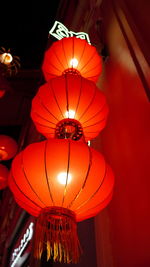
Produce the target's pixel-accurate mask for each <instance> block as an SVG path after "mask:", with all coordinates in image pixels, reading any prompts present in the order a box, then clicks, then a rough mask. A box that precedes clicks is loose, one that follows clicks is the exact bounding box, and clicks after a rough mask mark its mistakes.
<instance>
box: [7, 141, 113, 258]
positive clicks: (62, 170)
mask: <svg viewBox="0 0 150 267" xmlns="http://www.w3.org/2000/svg"><path fill="white" fill-rule="evenodd" d="M9 186H10V189H11V190H12V192H13V194H14V197H15V199H16V201H17V203H18V204H19V205H20V206H21V207H22V208H24V209H25V210H26V211H27V212H29V213H30V214H32V215H33V216H37V217H38V223H37V225H38V226H37V228H38V232H39V229H40V233H41V234H40V237H39V235H38V234H37V235H36V246H35V256H36V257H37V258H40V257H41V255H42V251H43V249H44V243H43V245H42V246H41V245H39V244H41V243H40V242H41V240H45V238H46V239H47V240H48V236H49V234H48V229H47V228H49V227H50V226H48V222H49V221H50V222H51V223H52V224H55V223H56V224H57V226H56V225H55V226H54V225H53V227H54V228H57V227H58V228H59V229H60V225H59V223H58V221H59V219H58V217H60V221H61V223H62V221H63V220H65V221H64V224H66V223H67V224H68V229H70V230H69V235H70V240H72V241H70V242H71V244H70V245H69V247H68V246H67V245H66V244H67V243H65V244H63V247H64V246H65V247H66V249H65V250H63V256H62V257H59V256H58V255H56V254H57V253H56V254H55V252H54V250H55V249H54V243H57V249H58V251H59V253H60V250H62V246H61V248H59V245H58V243H59V242H60V243H61V242H65V241H62V236H61V233H62V232H63V235H65V236H67V235H68V232H67V229H66V230H64V224H63V223H62V225H61V229H63V231H62V232H61V231H59V235H57V234H56V232H55V234H56V235H57V238H58V236H60V239H61V240H59V241H58V240H57V242H56V240H55V238H54V237H53V238H51V245H50V247H49V249H48V248H47V253H48V255H49V256H48V258H50V257H52V256H53V259H54V260H56V261H60V262H61V261H64V262H76V261H77V260H78V257H79V251H78V238H77V236H76V226H75V225H76V222H77V221H81V220H85V219H87V218H90V217H92V216H95V215H96V214H97V213H98V212H99V211H100V210H102V209H103V208H104V207H106V205H107V204H108V203H109V201H110V200H111V197H112V193H113V186H114V176H113V172H112V170H111V168H110V167H109V165H108V164H107V163H106V162H105V160H104V157H103V156H102V155H101V154H100V153H99V152H97V151H95V150H94V149H92V148H90V147H88V146H87V145H86V144H85V143H83V142H77V141H72V140H69V139H66V140H59V139H49V140H46V141H42V142H39V143H34V144H32V145H29V146H28V147H27V148H26V149H25V150H24V151H22V152H21V153H19V154H18V155H17V156H16V158H15V159H14V160H13V162H12V168H11V174H10V176H9ZM56 218H57V219H56ZM66 218H67V222H66ZM55 220H56V221H55ZM41 225H44V226H43V227H44V230H42V229H43V228H41ZM53 227H52V228H53ZM51 230H52V229H51ZM65 231H66V233H65V234H64V232H65ZM52 232H53V231H52ZM71 232H72V236H71ZM44 233H45V234H44ZM41 235H42V237H41ZM45 235H46V237H45ZM51 235H52V236H53V233H51ZM73 236H74V237H73ZM74 239H75V240H74ZM49 241H50V240H49ZM43 242H44V241H43ZM66 242H67V241H66ZM72 246H75V247H74V249H73V250H72V249H71V247H72ZM65 253H68V258H66V256H65V255H66V254H65ZM54 254H55V256H54ZM59 255H60V254H59ZM62 258H63V259H62Z"/></svg>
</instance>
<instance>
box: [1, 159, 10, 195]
mask: <svg viewBox="0 0 150 267" xmlns="http://www.w3.org/2000/svg"><path fill="white" fill-rule="evenodd" d="M8 174H9V170H8V169H7V167H6V166H5V165H3V164H0V190H2V189H4V188H5V187H7V185H8Z"/></svg>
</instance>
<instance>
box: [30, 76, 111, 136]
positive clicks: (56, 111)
mask: <svg viewBox="0 0 150 267" xmlns="http://www.w3.org/2000/svg"><path fill="white" fill-rule="evenodd" d="M107 115H108V106H107V103H106V98H105V96H104V94H103V93H102V92H101V91H100V90H99V89H98V88H97V87H96V85H95V83H94V82H92V81H89V80H87V79H85V78H83V77H82V76H78V75H74V74H65V75H62V76H60V77H57V78H54V79H51V80H50V81H49V82H47V83H45V84H44V85H42V86H41V87H40V88H39V91H38V92H37V94H36V95H35V97H34V98H33V101H32V109H31V117H32V120H33V122H34V123H35V126H36V128H37V130H38V131H39V132H41V133H42V134H43V135H44V136H45V137H47V138H51V137H57V138H65V137H66V136H65V135H67V134H68V135H69V134H72V135H73V138H72V139H74V140H78V139H80V138H81V136H82V134H83V135H84V138H85V140H86V141H87V140H90V139H92V138H95V137H96V136H97V135H98V134H99V132H100V131H101V130H102V129H103V128H104V127H105V124H106V120H107Z"/></svg>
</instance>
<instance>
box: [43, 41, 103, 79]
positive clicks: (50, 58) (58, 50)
mask: <svg viewBox="0 0 150 267" xmlns="http://www.w3.org/2000/svg"><path fill="white" fill-rule="evenodd" d="M42 70H43V73H44V76H45V79H46V81H48V80H50V79H51V78H53V77H55V76H60V75H62V74H63V73H68V72H71V73H72V72H75V73H77V74H81V75H82V76H83V77H85V78H87V79H89V80H92V81H94V82H96V81H97V80H98V77H99V75H100V73H101V71H102V60H101V57H100V56H99V54H98V53H97V51H96V48H95V47H94V46H92V45H90V44H88V43H87V41H86V40H82V39H80V38H76V37H68V38H63V39H61V40H59V41H56V42H54V43H53V45H52V46H51V47H50V48H49V49H48V50H47V51H46V52H45V55H44V61H43V65H42Z"/></svg>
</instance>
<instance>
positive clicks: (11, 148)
mask: <svg viewBox="0 0 150 267" xmlns="http://www.w3.org/2000/svg"><path fill="white" fill-rule="evenodd" d="M17 149H18V145H17V143H16V141H15V140H14V139H13V138H12V137H10V136H7V135H0V160H9V159H11V158H13V157H14V156H15V155H16V153H17Z"/></svg>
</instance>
